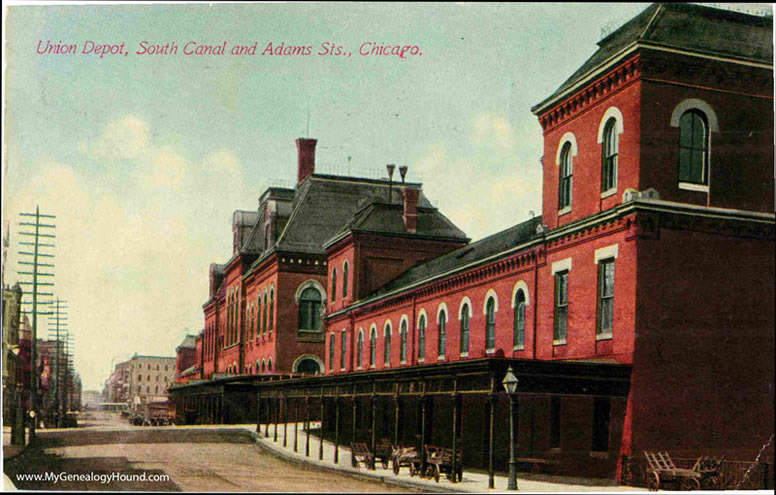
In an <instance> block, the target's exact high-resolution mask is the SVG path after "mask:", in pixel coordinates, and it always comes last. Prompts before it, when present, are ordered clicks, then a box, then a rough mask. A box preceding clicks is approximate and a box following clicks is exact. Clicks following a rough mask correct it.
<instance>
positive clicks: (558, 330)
mask: <svg viewBox="0 0 776 495" xmlns="http://www.w3.org/2000/svg"><path fill="white" fill-rule="evenodd" d="M568 289H569V272H568V270H564V271H562V272H558V273H556V274H555V327H554V332H553V336H552V338H553V341H554V343H555V344H565V343H566V323H567V322H568V315H569V294H568Z"/></svg>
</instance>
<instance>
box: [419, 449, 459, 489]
mask: <svg viewBox="0 0 776 495" xmlns="http://www.w3.org/2000/svg"><path fill="white" fill-rule="evenodd" d="M424 448H425V451H426V477H427V478H434V481H436V482H437V483H439V475H440V474H441V473H445V475H447V479H449V480H451V481H453V480H457V481H461V480H462V479H463V451H462V449H457V451H456V455H455V472H453V449H448V448H447V447H436V446H433V445H426V446H425V447H424Z"/></svg>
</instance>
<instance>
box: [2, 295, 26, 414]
mask: <svg viewBox="0 0 776 495" xmlns="http://www.w3.org/2000/svg"><path fill="white" fill-rule="evenodd" d="M21 300H22V289H21V288H20V287H19V285H18V284H16V285H14V286H13V287H11V288H10V289H9V288H5V287H4V288H3V354H2V360H3V424H4V425H10V424H11V421H12V420H13V418H14V415H15V414H16V409H17V408H18V405H19V404H18V400H19V397H20V395H18V394H20V393H21V391H22V390H23V389H24V386H23V384H22V383H18V375H19V373H20V371H21V365H20V359H19V356H18V351H19V324H20V323H21V319H20V316H21V311H20V308H21Z"/></svg>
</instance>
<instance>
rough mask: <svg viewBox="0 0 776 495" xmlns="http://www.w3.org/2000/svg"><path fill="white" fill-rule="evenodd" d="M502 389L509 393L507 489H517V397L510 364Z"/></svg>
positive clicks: (514, 379) (515, 381)
mask: <svg viewBox="0 0 776 495" xmlns="http://www.w3.org/2000/svg"><path fill="white" fill-rule="evenodd" d="M501 383H502V384H503V385H504V390H506V391H507V395H509V479H508V481H507V490H517V463H516V462H515V407H514V406H515V397H517V377H516V376H515V374H514V372H513V371H512V366H510V367H509V368H507V374H506V375H505V376H504V381H502V382H501Z"/></svg>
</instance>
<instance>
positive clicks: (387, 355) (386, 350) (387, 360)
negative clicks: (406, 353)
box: [383, 323, 391, 368]
mask: <svg viewBox="0 0 776 495" xmlns="http://www.w3.org/2000/svg"><path fill="white" fill-rule="evenodd" d="M383 337H385V339H384V344H385V347H383V363H384V364H385V367H386V368H387V367H389V366H390V365H391V324H390V323H388V324H387V325H385V328H384V329H383Z"/></svg>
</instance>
